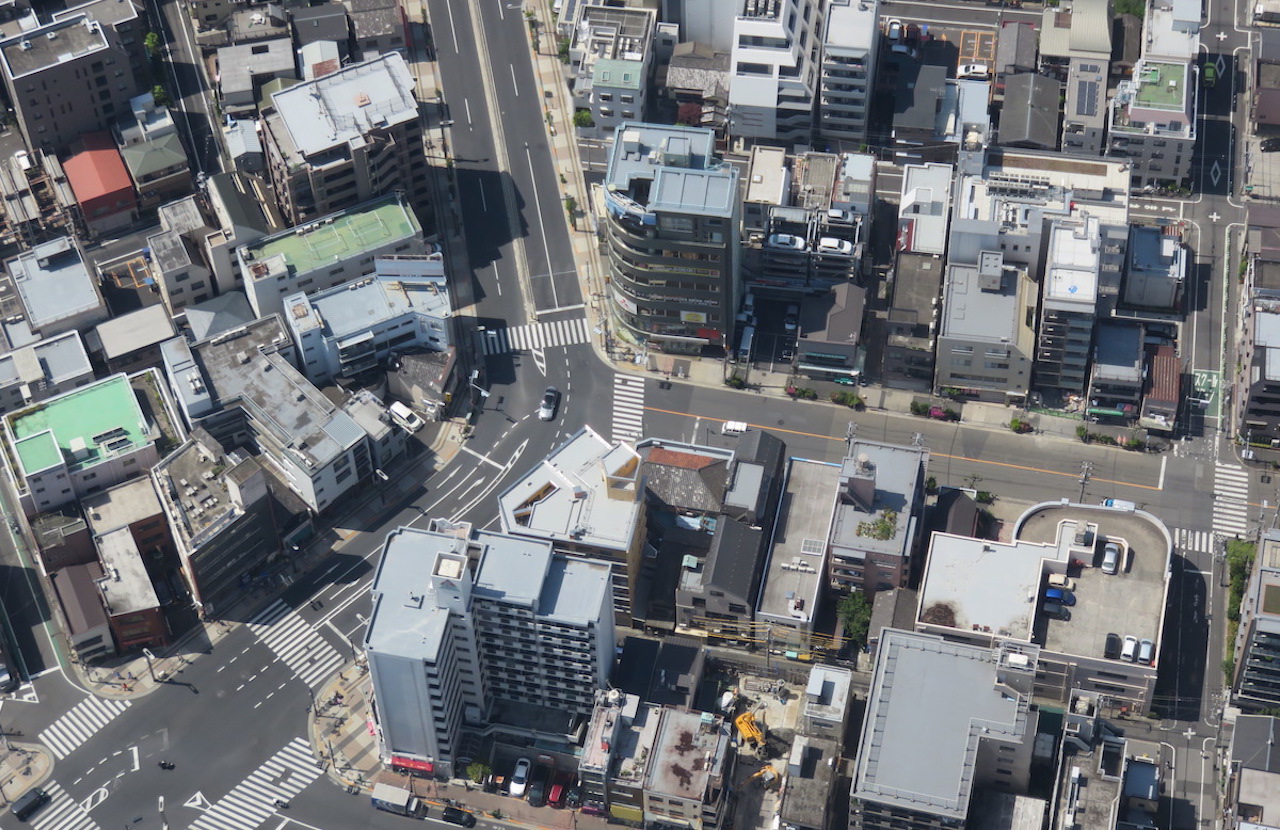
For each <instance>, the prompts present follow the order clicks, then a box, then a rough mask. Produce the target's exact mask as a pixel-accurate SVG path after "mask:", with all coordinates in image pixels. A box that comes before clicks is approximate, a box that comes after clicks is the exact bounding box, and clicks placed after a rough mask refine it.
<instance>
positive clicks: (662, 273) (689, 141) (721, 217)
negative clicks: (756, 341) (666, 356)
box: [604, 123, 741, 354]
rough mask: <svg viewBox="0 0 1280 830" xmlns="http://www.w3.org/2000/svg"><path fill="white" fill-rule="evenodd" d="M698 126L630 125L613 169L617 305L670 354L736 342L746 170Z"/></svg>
mask: <svg viewBox="0 0 1280 830" xmlns="http://www.w3.org/2000/svg"><path fill="white" fill-rule="evenodd" d="M714 146H715V135H714V133H712V131H711V130H705V129H699V128H695V127H681V126H674V127H672V126H662V125H654V124H637V123H628V124H624V125H622V126H621V127H620V128H619V130H618V137H617V138H616V139H615V140H614V143H613V149H612V153H611V155H610V158H609V168H608V172H607V173H606V174H605V208H606V213H607V217H606V220H605V223H604V245H605V247H606V249H607V251H608V261H609V274H610V278H611V279H610V283H611V294H610V299H611V301H612V302H611V303H610V310H611V311H612V312H613V314H612V316H613V318H614V321H615V322H616V324H617V325H618V327H619V330H620V333H621V334H622V336H623V337H625V338H626V339H628V340H634V341H638V342H641V343H646V344H650V345H652V346H653V347H654V348H657V349H661V350H663V351H670V352H683V353H695V354H696V353H697V352H699V351H701V350H702V348H703V347H704V346H725V345H730V344H731V341H732V335H733V316H734V313H735V312H736V310H737V303H738V289H739V274H738V234H739V231H738V216H739V211H740V205H741V200H740V199H739V196H738V172H737V170H736V169H735V168H733V167H730V166H728V165H726V164H722V163H721V162H720V161H719V160H718V159H716V158H715V155H714Z"/></svg>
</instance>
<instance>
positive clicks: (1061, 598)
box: [1044, 588, 1076, 605]
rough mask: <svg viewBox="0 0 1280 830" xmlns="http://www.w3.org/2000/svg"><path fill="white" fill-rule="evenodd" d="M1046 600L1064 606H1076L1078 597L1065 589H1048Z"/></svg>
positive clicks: (1045, 594) (1045, 595)
mask: <svg viewBox="0 0 1280 830" xmlns="http://www.w3.org/2000/svg"><path fill="white" fill-rule="evenodd" d="M1044 598H1045V599H1047V600H1050V601H1051V602H1059V603H1062V604H1063V605H1075V604H1076V595H1075V594H1073V593H1071V592H1070V591H1067V590H1065V589H1063V588H1046V589H1045V591H1044Z"/></svg>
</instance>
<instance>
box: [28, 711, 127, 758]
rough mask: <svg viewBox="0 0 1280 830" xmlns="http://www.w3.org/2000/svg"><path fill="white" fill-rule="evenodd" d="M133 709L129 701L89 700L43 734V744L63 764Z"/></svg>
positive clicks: (58, 720)
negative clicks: (85, 744) (79, 748)
mask: <svg viewBox="0 0 1280 830" xmlns="http://www.w3.org/2000/svg"><path fill="white" fill-rule="evenodd" d="M132 705H133V704H132V703H130V702H129V701H127V700H108V699H107V698H101V697H87V698H85V699H84V700H82V701H80V702H79V703H77V704H76V705H75V706H73V707H72V708H71V710H70V711H69V712H67V713H66V714H65V715H63V716H62V717H60V718H58V719H57V720H56V721H54V722H53V723H52V724H51V725H50V726H49V728H48V729H46V730H44V731H43V732H41V733H40V740H41V742H42V743H44V745H45V746H47V747H49V749H50V751H52V752H53V756H54V757H55V758H57V759H58V760H59V761H61V760H62V759H63V758H66V757H67V756H68V755H70V754H71V753H72V752H74V751H75V750H76V748H77V747H78V746H80V744H82V743H84V742H85V741H87V740H89V739H90V738H92V737H93V736H94V735H96V734H97V733H98V730H100V729H102V727H104V726H106V725H107V724H108V723H111V721H113V720H115V718H116V716H117V715H119V714H120V713H121V712H123V711H124V710H125V709H128V708H129V707H130V706H132Z"/></svg>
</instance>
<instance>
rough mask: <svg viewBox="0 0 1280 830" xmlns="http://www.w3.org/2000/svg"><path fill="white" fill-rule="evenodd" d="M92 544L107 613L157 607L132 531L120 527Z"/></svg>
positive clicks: (99, 587) (133, 611) (115, 614)
mask: <svg viewBox="0 0 1280 830" xmlns="http://www.w3.org/2000/svg"><path fill="white" fill-rule="evenodd" d="M94 541H95V543H96V544H97V548H98V557H99V558H100V559H101V560H102V570H103V579H101V580H99V581H98V590H99V591H101V592H102V604H103V605H104V606H105V607H106V609H107V613H108V614H110V615H111V616H113V617H116V616H120V615H122V614H133V613H137V612H139V611H147V610H149V609H152V608H159V607H160V600H159V598H158V597H157V596H156V589H155V586H154V585H152V584H151V577H150V575H148V574H147V566H146V564H145V563H144V562H143V561H142V553H141V551H139V550H138V543H137V541H136V540H135V539H134V538H133V532H132V531H131V530H129V528H127V527H121V528H117V529H116V530H112V531H108V532H107V533H104V534H102V535H101V536H98V537H97V538H96V539H95V540H94Z"/></svg>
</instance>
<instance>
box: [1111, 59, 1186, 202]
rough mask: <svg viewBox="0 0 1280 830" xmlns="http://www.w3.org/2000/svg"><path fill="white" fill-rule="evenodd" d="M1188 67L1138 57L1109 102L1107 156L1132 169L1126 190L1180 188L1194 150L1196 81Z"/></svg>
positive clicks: (1181, 63)
mask: <svg viewBox="0 0 1280 830" xmlns="http://www.w3.org/2000/svg"><path fill="white" fill-rule="evenodd" d="M1191 70H1192V64H1191V63H1190V62H1188V61H1185V60H1184V61H1171V60H1162V59H1153V58H1150V57H1144V58H1143V59H1142V60H1140V61H1138V65H1137V66H1136V67H1134V70H1133V76H1132V77H1131V78H1126V79H1125V80H1122V81H1120V83H1119V84H1117V86H1116V94H1115V97H1114V98H1113V99H1112V102H1111V123H1110V126H1109V144H1108V148H1107V155H1108V156H1110V157H1112V158H1119V159H1125V160H1126V161H1128V162H1129V164H1130V165H1132V169H1131V174H1132V186H1133V188H1134V189H1135V190H1137V189H1141V188H1144V187H1149V186H1150V187H1155V186H1163V185H1180V184H1182V183H1183V182H1184V181H1186V179H1187V177H1188V176H1189V175H1190V174H1191V157H1192V155H1193V154H1194V152H1195V144H1196V101H1197V94H1198V93H1197V90H1198V89H1199V84H1198V83H1197V80H1198V75H1197V73H1195V72H1192V71H1191Z"/></svg>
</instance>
